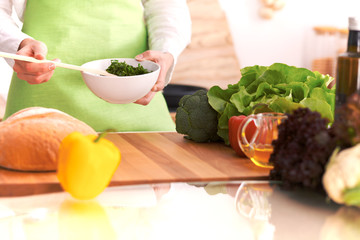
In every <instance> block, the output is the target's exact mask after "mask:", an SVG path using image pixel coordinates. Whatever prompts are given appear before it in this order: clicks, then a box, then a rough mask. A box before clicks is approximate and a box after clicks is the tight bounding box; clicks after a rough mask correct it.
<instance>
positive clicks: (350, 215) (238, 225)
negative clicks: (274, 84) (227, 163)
mask: <svg viewBox="0 0 360 240" xmlns="http://www.w3.org/2000/svg"><path fill="white" fill-rule="evenodd" d="M359 225H360V210H359V209H356V208H348V207H344V206H339V205H336V204H334V203H331V202H329V201H328V200H327V199H326V197H325V196H324V195H322V194H319V193H314V192H305V191H301V192H299V191H297V192H286V191H283V190H281V188H279V186H278V185H276V184H269V183H268V182H266V181H244V182H211V183H203V182H201V183H166V184H154V185H133V186H122V187H110V188H108V189H106V190H105V191H104V192H103V193H102V194H101V195H99V196H98V197H97V198H96V199H94V200H91V201H78V200H74V199H73V198H71V196H70V195H69V194H67V193H64V192H61V193H51V194H43V195H34V196H28V197H15V198H1V197H0V232H1V237H0V239H2V240H3V239H4V240H7V239H11V240H13V239H16V240H17V239H31V240H32V239H36V240H41V239H107V240H108V239H110V240H111V239H141V240H147V239H156V240H161V239H224V240H228V239H230V240H231V239H320V240H329V239H355V238H356V239H358V236H359V234H360V228H359Z"/></svg>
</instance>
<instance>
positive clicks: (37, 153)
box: [0, 107, 96, 171]
mask: <svg viewBox="0 0 360 240" xmlns="http://www.w3.org/2000/svg"><path fill="white" fill-rule="evenodd" d="M74 131H78V132H80V133H82V134H84V135H88V134H96V132H95V130H94V129H92V128H91V127H90V126H89V125H87V124H86V123H84V122H82V121H80V120H78V119H76V118H74V117H72V116H70V115H68V114H66V113H64V112H61V111H58V110H55V109H49V108H42V107H31V108H26V109H23V110H20V111H19V112H16V113H14V114H13V115H11V116H10V117H9V118H7V119H6V120H5V121H3V122H1V123H0V166H2V167H4V168H8V169H13V170H20V171H56V169H57V154H58V150H59V146H60V143H61V141H62V139H63V138H64V137H66V136H67V135H68V134H70V133H71V132H74Z"/></svg>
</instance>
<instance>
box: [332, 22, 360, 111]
mask: <svg viewBox="0 0 360 240" xmlns="http://www.w3.org/2000/svg"><path fill="white" fill-rule="evenodd" d="M354 93H360V17H359V18H355V17H350V18H349V35H348V43H347V51H346V52H345V53H343V54H340V55H339V56H338V59H337V70H336V100H335V108H339V107H340V106H341V105H343V104H344V103H346V101H347V98H348V97H350V96H351V95H352V94H354Z"/></svg>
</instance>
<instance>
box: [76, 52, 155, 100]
mask: <svg viewBox="0 0 360 240" xmlns="http://www.w3.org/2000/svg"><path fill="white" fill-rule="evenodd" d="M111 60H118V61H119V62H124V61H125V62H126V63H127V64H129V65H131V66H133V67H137V66H138V64H139V63H140V64H141V65H142V66H143V67H144V68H145V69H147V70H149V71H150V73H146V74H142V75H135V76H114V77H112V76H100V75H97V74H93V73H89V72H81V74H82V77H83V79H84V82H85V83H86V85H87V86H88V88H89V89H90V90H91V91H92V92H93V93H94V94H95V95H96V96H98V97H99V98H101V99H103V100H105V101H107V102H110V103H132V102H135V101H136V100H138V99H140V98H142V97H144V96H145V95H146V94H147V93H149V92H150V90H151V88H152V87H153V86H154V85H155V83H156V80H157V78H158V76H159V73H160V65H159V64H157V63H154V62H151V61H142V62H139V61H136V60H135V59H133V58H109V59H100V60H95V61H91V62H87V63H85V64H83V65H82V67H85V68H94V69H102V70H106V69H107V68H108V67H109V66H110V64H111Z"/></svg>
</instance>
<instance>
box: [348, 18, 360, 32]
mask: <svg viewBox="0 0 360 240" xmlns="http://www.w3.org/2000/svg"><path fill="white" fill-rule="evenodd" d="M349 30H355V31H360V17H349Z"/></svg>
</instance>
